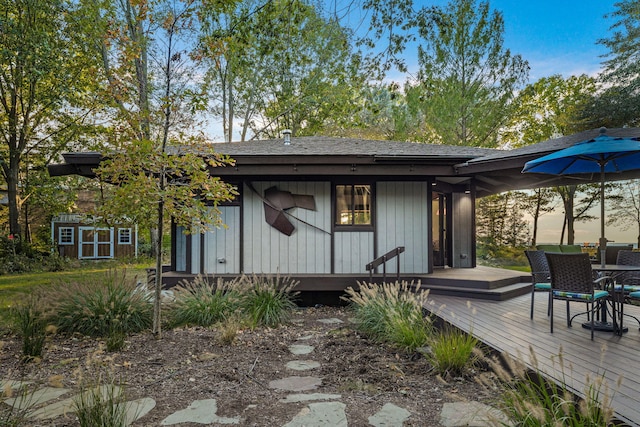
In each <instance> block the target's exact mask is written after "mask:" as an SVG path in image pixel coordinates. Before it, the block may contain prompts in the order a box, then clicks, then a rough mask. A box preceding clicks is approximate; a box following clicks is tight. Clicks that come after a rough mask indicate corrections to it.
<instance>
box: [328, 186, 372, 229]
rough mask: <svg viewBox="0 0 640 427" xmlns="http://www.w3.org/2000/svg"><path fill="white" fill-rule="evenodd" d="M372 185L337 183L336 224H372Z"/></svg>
mask: <svg viewBox="0 0 640 427" xmlns="http://www.w3.org/2000/svg"><path fill="white" fill-rule="evenodd" d="M371 204H372V201H371V186H370V185H336V218H335V223H336V225H371Z"/></svg>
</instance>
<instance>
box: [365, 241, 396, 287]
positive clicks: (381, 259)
mask: <svg viewBox="0 0 640 427" xmlns="http://www.w3.org/2000/svg"><path fill="white" fill-rule="evenodd" d="M402 252H404V246H398V247H397V248H395V249H392V250H390V251H389V252H387V253H386V254H384V255H382V256H381V257H378V258H376V259H374V260H373V261H371V262H370V263H369V264H367V266H366V267H365V268H366V269H367V271H369V282H371V281H372V280H373V270H375V269H376V268H378V267H379V266H380V265H382V280H383V281H384V282H386V281H387V261H389V260H391V259H393V258H396V257H397V258H398V268H397V273H396V279H397V280H400V254H401V253H402Z"/></svg>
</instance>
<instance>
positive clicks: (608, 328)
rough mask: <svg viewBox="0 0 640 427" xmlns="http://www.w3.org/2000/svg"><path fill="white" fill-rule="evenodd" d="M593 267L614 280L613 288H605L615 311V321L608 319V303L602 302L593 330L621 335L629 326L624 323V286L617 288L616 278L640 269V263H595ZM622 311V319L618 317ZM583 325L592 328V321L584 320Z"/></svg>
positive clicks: (600, 273)
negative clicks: (617, 314)
mask: <svg viewBox="0 0 640 427" xmlns="http://www.w3.org/2000/svg"><path fill="white" fill-rule="evenodd" d="M591 268H592V269H593V270H594V271H597V272H598V274H599V275H601V276H609V277H610V278H611V280H612V281H613V286H612V288H611V289H605V290H607V291H609V298H607V300H608V301H609V302H610V303H611V306H612V311H613V313H612V314H613V316H612V317H613V322H608V321H607V303H606V302H604V303H603V304H601V309H602V310H601V314H600V320H599V321H594V323H593V330H595V331H603V332H615V333H617V334H619V335H622V334H623V333H625V332H627V331H628V330H629V328H627V327H624V326H623V325H622V313H623V310H622V304H624V288H623V287H620V288H619V289H616V288H617V286H616V283H615V281H616V278H617V277H619V276H620V275H622V274H624V273H627V272H630V271H640V265H625V264H605V265H599V264H593V265H592V266H591ZM617 312H619V313H621V315H620V319H617V316H616V313H617ZM582 327H583V328H585V329H591V322H584V323H583V324H582Z"/></svg>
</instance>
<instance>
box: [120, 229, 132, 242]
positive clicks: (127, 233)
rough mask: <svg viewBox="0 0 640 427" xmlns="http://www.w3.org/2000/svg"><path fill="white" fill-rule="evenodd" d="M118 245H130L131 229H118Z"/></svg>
mask: <svg viewBox="0 0 640 427" xmlns="http://www.w3.org/2000/svg"><path fill="white" fill-rule="evenodd" d="M118 244H119V245H130V244H131V229H130V228H119V229H118Z"/></svg>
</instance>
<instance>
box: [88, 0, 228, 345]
mask: <svg viewBox="0 0 640 427" xmlns="http://www.w3.org/2000/svg"><path fill="white" fill-rule="evenodd" d="M195 6H196V3H195V1H192V0H184V1H176V2H171V3H169V2H163V1H160V2H153V1H144V0H143V1H135V2H134V1H124V0H123V1H117V2H116V1H114V2H113V3H111V2H105V3H103V4H102V5H100V7H98V8H94V9H91V10H92V11H93V13H94V16H95V18H96V20H97V22H99V23H100V24H101V25H100V28H101V29H102V35H101V38H100V39H98V41H99V43H97V44H96V45H97V46H99V48H100V51H101V54H102V57H103V65H104V75H105V82H104V83H105V87H106V91H105V93H106V94H108V95H109V97H110V99H112V100H113V103H112V104H111V106H112V108H111V109H109V111H108V112H109V113H110V114H111V117H110V120H111V124H112V126H111V128H110V129H108V132H107V133H106V137H107V138H108V142H109V143H110V145H109V147H110V148H111V150H110V151H109V154H108V156H107V159H106V160H105V161H104V162H103V163H102V165H101V167H100V169H99V170H98V176H99V178H100V179H102V180H103V181H106V182H109V183H111V184H114V190H113V191H112V192H111V193H110V194H109V195H108V198H107V199H106V200H105V204H104V206H103V209H102V211H101V213H102V217H103V218H105V220H108V221H109V220H118V219H119V218H123V217H128V218H130V219H134V220H136V221H137V222H139V223H141V224H143V225H147V226H149V227H152V226H153V224H155V227H156V228H157V230H158V238H157V241H156V275H155V284H154V320H153V333H154V335H155V337H156V338H158V339H159V338H161V318H160V316H161V310H160V303H161V289H162V240H163V227H164V222H165V218H171V219H172V220H173V221H174V222H175V223H176V224H178V225H181V226H184V227H185V228H186V229H188V230H191V231H192V232H201V231H206V230H207V229H209V228H210V227H217V226H221V225H222V224H221V222H220V214H219V211H217V209H216V206H217V204H218V203H219V202H223V201H227V200H230V199H232V198H233V196H234V195H235V194H236V193H235V191H234V189H233V187H232V186H230V185H228V184H226V183H224V182H222V181H221V180H220V179H218V178H216V177H214V176H212V169H213V168H215V167H217V166H220V165H222V164H227V163H230V162H231V160H230V159H227V158H225V157H223V156H220V155H217V154H216V153H215V152H214V150H213V146H212V145H207V144H204V142H203V139H202V137H201V136H199V135H198V134H195V133H194V132H192V131H191V130H192V128H193V126H194V121H193V120H194V117H193V112H194V110H193V109H192V108H190V107H191V106H193V105H194V104H193V103H192V102H191V101H192V94H193V93H194V91H193V90H192V87H191V86H190V85H191V82H193V80H194V77H193V75H192V72H193V63H192V62H191V61H190V60H189V55H188V53H189V52H188V51H187V49H188V47H189V46H190V45H189V41H190V40H193V39H194V37H193V29H194V28H195V27H194V25H195V16H194V14H195V11H196V9H195ZM98 34H99V33H98Z"/></svg>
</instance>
